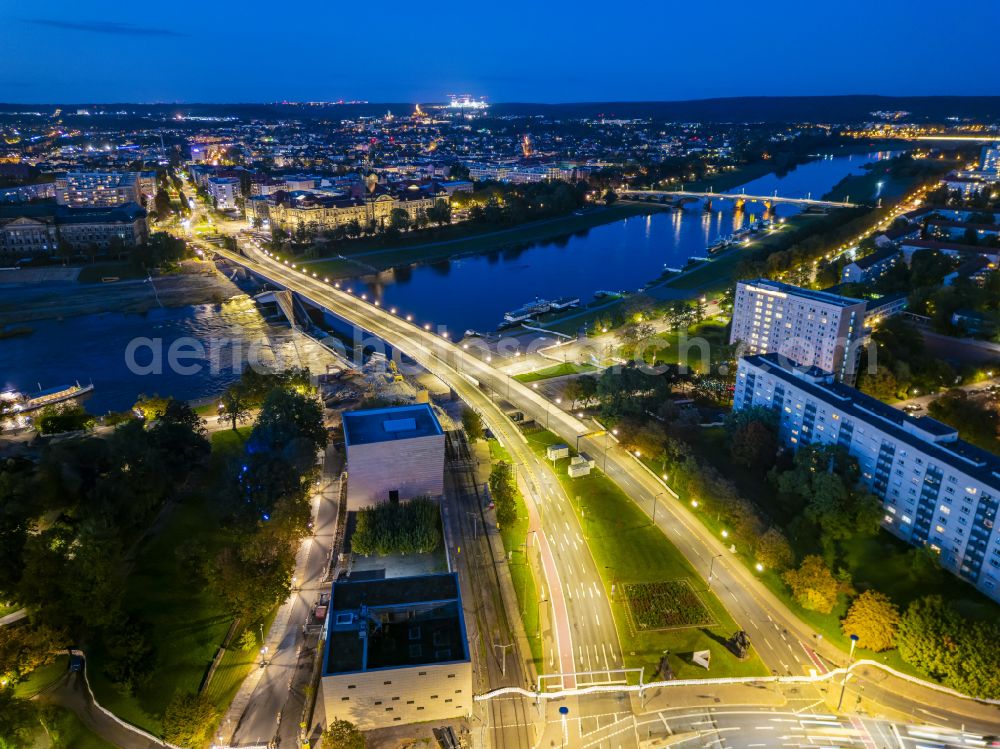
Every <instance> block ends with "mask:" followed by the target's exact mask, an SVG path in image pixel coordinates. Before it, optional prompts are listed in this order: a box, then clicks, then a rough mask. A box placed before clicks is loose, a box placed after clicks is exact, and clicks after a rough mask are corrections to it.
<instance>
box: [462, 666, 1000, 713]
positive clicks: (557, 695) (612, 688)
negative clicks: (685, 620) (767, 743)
mask: <svg viewBox="0 0 1000 749" xmlns="http://www.w3.org/2000/svg"><path fill="white" fill-rule="evenodd" d="M861 666H871V667H872V668H877V669H880V670H882V671H885V672H886V673H888V674H891V675H892V676H895V677H897V678H899V679H903V680H904V681H908V682H910V683H911V684H916V685H917V686H920V687H924V688H926V689H931V690H933V691H935V692H941V693H943V694H948V695H951V696H952V697H957V698H959V699H962V700H969V701H971V702H979V703H981V704H984V705H1000V699H990V698H987V697H973V696H972V695H968V694H963V693H962V692H959V691H958V690H955V689H952V688H951V687H946V686H944V685H943V684H935V683H933V682H930V681H924V680H923V679H919V678H917V677H916V676H910V674H904V673H903V672H902V671H897V670H896V669H894V668H892V667H891V666H886V665H885V664H884V663H879V662H878V661H870V660H860V661H855V662H854V663H853V664H852V665H851V666H850V667H849V668H844V667H843V666H841V667H840V668H835V669H833V670H831V671H827V672H826V673H823V674H816V675H813V676H732V677H727V678H723V679H672V680H670V681H650V682H646V683H642V682H641V681H640V682H639V683H638V684H595V685H592V686H587V687H574V688H572V689H560V690H558V691H552V692H541V691H536V692H532V691H530V690H528V689H522V688H521V687H501V688H500V689H494V690H492V691H490V692H485V693H483V694H477V695H475V696H474V697H473V700H474V701H476V702H485V701H488V700H492V699H495V698H497V697H503V696H505V695H509V694H518V695H521V696H522V697H527V698H529V699H532V700H535V701H538V700H559V699H563V698H564V697H574V696H580V695H585V694H598V693H601V692H638V693H639V694H640V695H641V694H642V693H643V692H645V691H646V690H647V689H664V688H670V687H685V686H712V685H720V684H818V683H821V682H824V681H829V680H831V679H833V678H834V677H836V676H844V675H846V674H848V673H850V672H852V671H854V670H855V669H857V668H859V667H861ZM548 676H549V677H550V678H551V677H555V676H558V674H549V675H548Z"/></svg>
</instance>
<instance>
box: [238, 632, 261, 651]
mask: <svg viewBox="0 0 1000 749" xmlns="http://www.w3.org/2000/svg"><path fill="white" fill-rule="evenodd" d="M239 648H240V650H242V651H243V652H244V653H252V652H253V651H254V650H256V649H257V634H256V633H255V632H254V631H253V629H251V628H250V627H247V628H246V629H244V630H243V634H242V635H240V642H239Z"/></svg>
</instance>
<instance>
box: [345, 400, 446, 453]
mask: <svg viewBox="0 0 1000 749" xmlns="http://www.w3.org/2000/svg"><path fill="white" fill-rule="evenodd" d="M343 420H344V441H345V443H346V444H347V446H348V447H350V446H351V445H366V444H370V443H373V442H391V441H393V440H408V439H414V438H416V437H428V436H431V435H435V434H443V432H442V431H441V425H440V424H439V423H438V420H437V417H436V416H435V415H434V412H433V411H432V410H431V407H430V406H429V405H428V404H426V403H418V404H415V405H412V406H394V407H392V408H372V409H368V410H365V411H347V412H346V413H345V414H344V416H343Z"/></svg>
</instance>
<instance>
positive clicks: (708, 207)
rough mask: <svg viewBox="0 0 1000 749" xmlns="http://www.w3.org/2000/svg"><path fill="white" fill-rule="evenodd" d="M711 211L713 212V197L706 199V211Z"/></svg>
mask: <svg viewBox="0 0 1000 749" xmlns="http://www.w3.org/2000/svg"><path fill="white" fill-rule="evenodd" d="M711 212H712V199H711V198H706V199H705V213H711Z"/></svg>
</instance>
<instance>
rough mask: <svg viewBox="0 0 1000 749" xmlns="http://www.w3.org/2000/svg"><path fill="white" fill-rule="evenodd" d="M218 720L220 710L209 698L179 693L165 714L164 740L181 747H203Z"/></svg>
mask: <svg viewBox="0 0 1000 749" xmlns="http://www.w3.org/2000/svg"><path fill="white" fill-rule="evenodd" d="M218 718H219V713H218V710H217V709H216V707H215V705H213V704H212V701H211V700H209V699H208V698H207V697H205V696H204V695H201V694H191V693H189V692H180V691H178V692H176V693H175V694H174V696H173V698H172V699H171V700H170V703H169V704H168V705H167V709H166V711H165V712H164V714H163V738H164V739H166V740H167V741H169V742H171V743H172V744H178V745H180V746H202V745H203V744H204V743H205V742H206V741H207V740H208V737H209V736H210V735H211V733H212V730H213V728H214V726H215V722H216V721H217V720H218Z"/></svg>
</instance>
